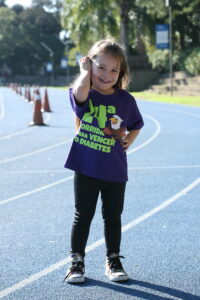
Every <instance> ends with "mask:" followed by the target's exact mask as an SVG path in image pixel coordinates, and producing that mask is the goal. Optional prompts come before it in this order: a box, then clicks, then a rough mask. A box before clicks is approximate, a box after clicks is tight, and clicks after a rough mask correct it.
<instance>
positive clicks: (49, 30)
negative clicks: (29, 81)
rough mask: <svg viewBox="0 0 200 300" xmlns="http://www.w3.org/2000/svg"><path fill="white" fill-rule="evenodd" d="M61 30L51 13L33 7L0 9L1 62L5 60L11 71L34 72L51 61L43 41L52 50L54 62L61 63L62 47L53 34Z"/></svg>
mask: <svg viewBox="0 0 200 300" xmlns="http://www.w3.org/2000/svg"><path fill="white" fill-rule="evenodd" d="M60 30H61V27H60V24H59V22H58V21H57V19H56V18H55V17H54V16H53V14H52V13H49V12H45V11H44V10H43V8H39V7H35V8H28V9H24V10H23V11H21V10H18V9H17V13H16V12H15V10H14V9H13V8H12V9H10V8H0V43H1V47H0V61H4V62H6V63H7V64H8V65H9V66H10V67H11V69H12V71H13V72H14V73H21V74H35V73H36V72H40V70H41V67H42V65H43V64H44V63H45V62H48V61H49V60H50V57H49V53H48V52H47V51H46V49H44V48H43V47H42V45H41V42H45V43H46V44H47V45H48V46H49V47H50V48H51V49H52V50H53V51H54V53H55V55H54V58H55V63H56V64H58V63H60V58H61V56H62V53H63V49H64V46H63V45H62V44H61V43H60V42H59V41H58V39H57V37H56V36H55V35H58V34H59V32H60Z"/></svg>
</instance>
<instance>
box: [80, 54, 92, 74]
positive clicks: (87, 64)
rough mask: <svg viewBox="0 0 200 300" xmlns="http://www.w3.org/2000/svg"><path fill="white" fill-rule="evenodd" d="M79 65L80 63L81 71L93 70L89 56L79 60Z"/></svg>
mask: <svg viewBox="0 0 200 300" xmlns="http://www.w3.org/2000/svg"><path fill="white" fill-rule="evenodd" d="M79 65H80V71H81V72H82V71H88V72H91V70H92V63H91V60H90V58H89V56H84V57H82V58H81V59H80V60H79Z"/></svg>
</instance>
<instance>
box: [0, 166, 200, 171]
mask: <svg viewBox="0 0 200 300" xmlns="http://www.w3.org/2000/svg"><path fill="white" fill-rule="evenodd" d="M187 168H188V169H190V168H191V169H193V168H200V165H182V166H151V167H129V168H128V169H129V170H160V169H187ZM2 173H3V172H2Z"/></svg>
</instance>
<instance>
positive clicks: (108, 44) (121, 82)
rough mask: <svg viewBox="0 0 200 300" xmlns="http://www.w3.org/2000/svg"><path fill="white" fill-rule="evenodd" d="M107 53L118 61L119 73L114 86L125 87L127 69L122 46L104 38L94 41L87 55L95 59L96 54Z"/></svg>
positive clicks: (127, 74) (127, 79)
mask: <svg viewBox="0 0 200 300" xmlns="http://www.w3.org/2000/svg"><path fill="white" fill-rule="evenodd" d="M105 53H109V54H111V55H113V56H114V57H115V58H116V59H119V61H120V73H119V78H118V81H117V83H116V84H115V85H114V86H113V87H114V88H120V89H122V88H123V89H125V88H127V86H128V84H129V70H128V64H127V61H126V56H125V51H124V48H123V47H122V46H121V45H120V44H119V43H117V42H115V41H114V40H112V39H105V40H101V41H98V42H96V43H95V44H94V45H93V46H92V48H91V49H90V50H89V52H88V56H89V57H90V58H91V60H92V59H95V58H96V57H97V56H99V55H102V54H105Z"/></svg>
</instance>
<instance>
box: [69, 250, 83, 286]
mask: <svg viewBox="0 0 200 300" xmlns="http://www.w3.org/2000/svg"><path fill="white" fill-rule="evenodd" d="M84 273H85V264H84V260H83V257H82V256H81V255H80V254H78V253H74V254H72V262H71V266H70V267H69V269H68V270H67V273H66V277H65V279H64V281H66V282H68V283H83V282H84V281H85V277H84V275H83V274H84Z"/></svg>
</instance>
